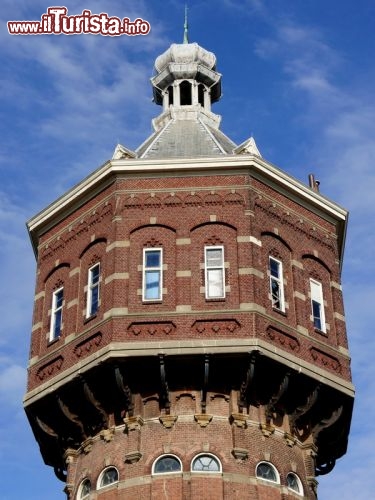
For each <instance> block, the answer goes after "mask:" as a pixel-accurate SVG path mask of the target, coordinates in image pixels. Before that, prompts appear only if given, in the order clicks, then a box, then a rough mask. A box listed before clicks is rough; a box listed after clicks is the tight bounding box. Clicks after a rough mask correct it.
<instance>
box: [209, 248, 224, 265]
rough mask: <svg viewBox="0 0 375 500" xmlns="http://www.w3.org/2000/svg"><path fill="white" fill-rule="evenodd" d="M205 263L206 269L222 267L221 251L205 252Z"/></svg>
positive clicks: (217, 249)
mask: <svg viewBox="0 0 375 500" xmlns="http://www.w3.org/2000/svg"><path fill="white" fill-rule="evenodd" d="M206 261H207V266H208V267H215V266H222V265H223V250H222V248H213V249H211V248H208V249H207V250H206Z"/></svg>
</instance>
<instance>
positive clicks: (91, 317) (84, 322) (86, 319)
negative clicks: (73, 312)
mask: <svg viewBox="0 0 375 500" xmlns="http://www.w3.org/2000/svg"><path fill="white" fill-rule="evenodd" d="M97 316H98V315H97V313H95V314H92V315H91V316H89V317H88V318H85V319H84V320H83V324H84V325H86V324H87V323H90V321H93V320H94V319H95V318H96V317H97Z"/></svg>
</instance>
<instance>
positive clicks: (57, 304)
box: [55, 290, 64, 309]
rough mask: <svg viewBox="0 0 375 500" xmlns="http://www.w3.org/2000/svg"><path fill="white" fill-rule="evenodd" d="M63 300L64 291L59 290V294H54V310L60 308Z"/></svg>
mask: <svg viewBox="0 0 375 500" xmlns="http://www.w3.org/2000/svg"><path fill="white" fill-rule="evenodd" d="M63 298H64V291H63V290H60V291H59V292H57V293H56V295H55V301H56V302H55V309H58V308H59V307H61V306H62V303H63Z"/></svg>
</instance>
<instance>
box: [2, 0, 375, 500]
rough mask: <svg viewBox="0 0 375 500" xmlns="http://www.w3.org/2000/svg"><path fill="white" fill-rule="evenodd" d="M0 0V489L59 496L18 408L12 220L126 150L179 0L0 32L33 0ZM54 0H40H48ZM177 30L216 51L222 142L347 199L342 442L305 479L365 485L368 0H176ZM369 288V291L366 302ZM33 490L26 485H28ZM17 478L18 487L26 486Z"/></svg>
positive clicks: (329, 490)
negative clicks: (83, 22)
mask: <svg viewBox="0 0 375 500" xmlns="http://www.w3.org/2000/svg"><path fill="white" fill-rule="evenodd" d="M1 4H2V5H1V7H2V8H1V11H0V17H1V22H0V63H1V74H0V179H1V183H0V273H1V276H2V280H1V285H0V307H1V310H0V318H1V324H0V470H1V476H2V477H3V480H2V482H1V486H0V500H19V499H20V498H28V500H54V499H56V500H57V499H63V498H65V495H64V494H63V493H62V488H63V483H61V482H59V481H58V480H57V479H56V478H55V477H54V473H53V471H52V469H50V468H49V467H46V466H44V464H43V462H42V459H41V457H40V456H39V451H38V447H37V444H36V443H35V442H34V439H33V436H32V434H31V431H30V429H29V427H28V424H27V422H26V418H25V416H24V414H23V410H22V404H21V402H22V396H23V393H24V391H25V378H26V370H25V367H26V364H27V357H28V350H29V336H30V328H31V315H32V302H33V289H34V283H35V260H34V255H33V252H32V249H31V245H30V243H29V239H28V235H27V232H26V229H25V221H26V220H28V219H29V218H30V217H32V216H33V215H34V214H36V213H37V212H38V211H39V210H41V209H42V208H44V207H46V206H47V205H48V204H49V203H50V202H51V201H53V200H54V199H56V198H57V197H58V196H60V195H61V194H62V193H64V192H65V191H66V190H68V189H69V188H70V187H71V186H73V185H74V184H75V183H77V182H79V181H80V180H81V179H82V178H83V177H85V176H86V175H88V174H89V173H90V172H91V171H93V170H94V169H96V168H97V167H98V166H100V165H101V164H102V163H104V162H105V161H106V160H107V159H108V158H110V157H111V156H112V153H113V150H114V148H115V146H116V144H117V143H118V142H120V143H122V144H123V145H125V146H127V147H129V148H131V149H135V148H136V147H137V146H138V145H139V144H140V143H141V142H143V140H144V139H145V138H146V137H147V136H148V135H149V134H150V132H151V125H150V121H151V118H152V117H154V116H156V115H157V114H159V112H160V108H159V107H156V106H155V105H154V104H153V103H152V102H151V87H150V83H149V78H150V77H151V76H152V71H153V63H154V60H155V58H156V56H157V55H159V54H160V53H161V52H163V51H164V50H165V49H166V48H167V47H168V46H169V45H170V44H171V43H172V42H181V41H182V25H183V10H184V6H183V2H181V1H174V0H163V1H157V0H129V1H125V0H122V1H121V0H107V1H105V2H99V1H91V0H85V1H81V0H79V1H75V2H68V3H65V4H64V5H65V6H66V7H68V9H69V14H79V13H81V12H82V10H83V9H90V10H91V11H92V12H93V13H100V12H103V11H104V12H107V13H108V14H109V15H112V16H118V17H121V18H122V17H129V18H130V19H131V20H133V19H135V18H136V17H142V18H143V19H146V20H147V21H149V22H150V24H151V33H150V34H149V35H147V36H144V37H125V36H123V37H117V38H109V37H103V36H93V35H77V36H64V35H60V36H53V35H52V36H18V37H16V36H11V35H9V34H8V32H7V29H6V21H8V20H39V19H40V17H41V15H42V14H43V13H45V12H46V10H47V8H48V7H49V6H51V4H48V3H46V2H44V1H41V0H33V2H27V1H26V0H18V1H17V2H14V1H13V0H2V2H1ZM52 5H54V4H52ZM189 9H190V10H189V24H190V40H191V41H196V42H198V43H199V44H200V45H202V46H203V47H205V48H207V49H209V50H211V51H213V52H215V54H216V56H217V60H218V71H220V72H221V73H222V74H223V97H222V100H221V101H220V102H219V103H217V104H216V105H215V107H214V109H213V111H214V112H216V113H219V114H221V115H222V117H223V122H222V129H223V131H224V132H225V133H226V134H227V135H229V136H230V137H231V138H232V139H233V140H234V141H235V142H236V143H241V142H242V141H243V140H245V139H246V138H248V137H249V136H250V135H251V134H253V135H254V136H255V139H256V141H257V145H258V148H259V149H260V151H261V153H262V155H263V157H264V158H265V159H267V160H269V161H270V162H272V163H274V164H276V165H277V166H279V167H280V168H282V169H283V170H285V171H286V172H288V173H289V174H291V175H293V176H295V177H297V178H298V179H300V180H301V181H302V182H307V176H308V174H309V173H311V172H314V173H315V175H316V177H317V178H318V179H319V180H320V181H321V191H322V193H323V194H324V195H326V196H328V197H329V198H331V199H333V200H335V201H336V202H338V203H339V204H341V205H343V206H344V207H345V208H347V209H349V211H350V219H349V231H348V237H347V244H346V251H345V258H344V270H343V286H344V294H345V295H344V297H345V307H346V317H347V328H348V336H349V342H350V348H351V354H352V370H353V378H354V382H355V385H356V389H357V399H356V404H355V410H354V418H353V423H352V431H351V436H350V442H349V449H348V453H347V455H346V456H345V457H344V458H342V459H340V460H339V461H338V463H337V465H336V467H335V469H334V471H333V472H332V473H331V474H330V475H329V476H325V477H321V478H319V482H320V486H319V499H320V500H336V499H340V500H349V499H350V500H352V499H353V498H360V499H369V498H374V497H375V484H374V480H373V474H374V470H375V452H374V444H375V426H374V425H373V422H374V421H375V405H374V403H373V401H374V394H375V363H373V359H374V356H375V339H374V338H375V335H374V331H373V330H374V328H373V314H374V311H373V307H374V306H373V304H374V303H375V287H374V276H375V259H374V258H373V253H374V248H375V194H374V191H375V168H374V165H375V140H374V138H375V100H374V88H375V63H374V61H375V36H374V31H375V2H374V1H373V0H361V1H359V2H352V1H349V0H340V1H338V0H329V1H328V2H327V0H303V1H301V0H288V1H285V0H264V1H262V0H244V1H242V2H238V1H235V0H222V1H220V0H217V1H216V2H213V1H211V2H208V1H199V0H191V1H190V2H189ZM373 300H374V302H373ZM30 490H31V491H33V492H34V493H33V492H30ZM26 492H27V493H26Z"/></svg>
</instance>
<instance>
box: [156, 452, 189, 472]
mask: <svg viewBox="0 0 375 500" xmlns="http://www.w3.org/2000/svg"><path fill="white" fill-rule="evenodd" d="M168 457H172V458H175V459H176V460H177V461H178V463H179V464H180V468H179V470H174V471H162V472H155V466H156V465H157V463H158V462H159V460H162V459H163V458H168ZM181 472H182V462H181V460H180V458H179V457H178V456H177V455H173V453H165V454H164V455H160V456H159V457H158V458H157V459H156V460H154V463H153V464H152V468H151V474H152V475H153V476H159V475H163V474H181Z"/></svg>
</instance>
